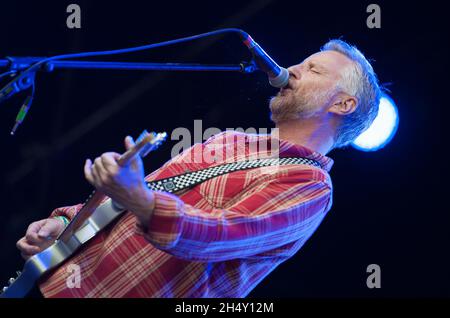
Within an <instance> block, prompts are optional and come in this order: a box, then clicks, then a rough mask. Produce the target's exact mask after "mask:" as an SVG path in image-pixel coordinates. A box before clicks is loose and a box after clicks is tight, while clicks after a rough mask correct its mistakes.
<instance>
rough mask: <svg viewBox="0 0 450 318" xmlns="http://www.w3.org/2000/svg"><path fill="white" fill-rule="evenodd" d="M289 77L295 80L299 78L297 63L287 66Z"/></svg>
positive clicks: (299, 72)
mask: <svg viewBox="0 0 450 318" xmlns="http://www.w3.org/2000/svg"><path fill="white" fill-rule="evenodd" d="M287 70H288V72H289V77H293V78H294V79H296V80H299V79H300V78H301V71H300V67H299V66H298V65H294V66H290V67H288V69H287Z"/></svg>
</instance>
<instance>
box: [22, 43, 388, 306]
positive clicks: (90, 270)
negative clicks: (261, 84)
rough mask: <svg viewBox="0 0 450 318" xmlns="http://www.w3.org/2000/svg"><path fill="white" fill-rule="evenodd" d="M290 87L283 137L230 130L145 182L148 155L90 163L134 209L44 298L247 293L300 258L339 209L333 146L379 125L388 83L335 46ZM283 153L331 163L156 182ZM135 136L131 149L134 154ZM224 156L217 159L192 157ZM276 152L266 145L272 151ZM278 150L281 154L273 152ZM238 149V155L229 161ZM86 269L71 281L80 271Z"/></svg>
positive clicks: (27, 246)
mask: <svg viewBox="0 0 450 318" xmlns="http://www.w3.org/2000/svg"><path fill="white" fill-rule="evenodd" d="M288 70H289V74H290V78H289V85H288V86H287V87H285V88H282V89H281V90H280V91H279V93H278V94H277V95H276V96H275V97H273V98H272V99H271V100H270V110H271V119H272V121H273V122H274V123H275V125H276V128H278V129H279V130H278V132H279V135H278V136H274V135H273V134H272V135H257V134H245V133H237V132H230V131H228V132H223V133H220V134H217V135H215V136H213V137H211V138H209V139H208V140H207V141H206V142H204V143H203V144H195V145H194V146H192V147H191V148H189V149H187V150H185V151H184V152H182V153H181V154H179V155H178V156H176V157H174V158H173V159H172V160H170V161H168V162H167V163H166V164H164V165H163V166H162V167H161V168H160V169H158V170H156V171H154V172H153V173H152V174H150V175H148V176H147V177H145V178H144V176H145V175H144V169H143V164H142V161H141V159H140V158H137V159H135V160H134V161H133V162H132V163H131V164H129V165H128V166H125V167H120V166H119V165H118V164H117V159H118V157H119V156H120V155H119V154H117V153H112V152H108V153H104V154H103V155H101V156H100V157H98V158H96V159H95V160H94V161H91V160H89V159H88V160H86V163H85V166H84V173H85V176H86V179H87V180H88V181H89V183H91V184H92V185H93V186H94V187H95V188H96V189H97V190H98V191H101V192H103V193H104V194H106V195H107V196H108V197H110V198H111V199H112V200H114V201H115V202H117V203H118V204H120V205H121V206H123V207H125V208H126V210H127V212H126V213H125V214H124V215H123V216H122V217H121V218H120V219H119V220H118V221H115V222H113V223H112V224H110V226H109V227H108V228H106V229H105V230H103V231H102V232H100V234H99V235H97V236H95V237H94V238H93V239H92V240H91V241H89V242H88V243H87V244H85V245H84V246H83V247H82V248H81V249H80V250H79V251H78V252H77V253H76V254H75V255H74V256H72V257H71V258H70V259H68V260H67V261H66V262H65V263H63V265H62V266H60V267H59V268H57V269H56V270H54V271H52V272H51V273H49V274H48V275H45V277H43V278H42V279H41V280H40V281H39V290H40V292H41V293H42V295H43V296H44V297H245V296H246V295H248V294H249V292H250V291H251V290H252V289H253V288H254V287H255V286H256V285H257V284H258V283H259V282H260V281H261V280H262V279H264V278H265V277H266V276H267V275H268V274H269V273H270V272H271V271H272V270H274V269H275V268H276V267H277V266H278V265H279V264H281V263H282V262H284V261H286V260H287V259H289V258H290V257H291V256H293V255H294V254H295V253H296V252H297V251H298V250H299V249H300V248H301V247H302V246H303V245H304V244H305V242H306V241H307V240H308V238H309V237H310V236H311V235H312V234H313V233H314V231H315V230H316V229H317V227H318V226H319V224H320V223H321V221H322V220H323V218H324V217H325V215H326V214H327V212H328V211H329V210H330V208H331V205H332V183H331V179H330V176H329V174H328V172H329V170H330V168H331V166H332V165H333V160H332V159H330V158H329V157H327V156H326V154H327V153H328V152H330V151H331V150H332V149H335V148H340V147H344V146H346V145H348V144H349V143H351V142H352V141H353V140H354V139H355V138H356V137H357V136H358V135H360V134H361V133H362V132H363V131H364V130H365V129H367V128H368V127H369V126H370V124H371V123H372V122H373V120H374V119H375V117H376V115H377V112H378V103H379V99H380V95H381V91H380V87H379V84H378V80H377V77H376V75H375V73H374V71H373V69H372V67H371V65H370V63H369V62H368V61H367V60H366V58H365V57H364V56H363V55H362V54H361V52H360V51H359V50H358V49H356V48H355V47H353V46H350V45H348V44H347V43H345V42H343V41H341V40H332V41H330V42H328V43H326V44H325V45H324V47H323V48H322V50H321V51H320V52H318V53H316V54H313V55H311V56H309V57H308V58H307V59H305V60H304V61H303V62H302V63H300V64H297V65H294V66H291V67H289V68H288ZM274 141H275V142H276V143H277V144H278V147H279V153H278V155H279V157H303V158H308V159H312V160H314V161H316V162H318V163H319V165H320V167H317V166H312V165H307V164H289V165H280V166H277V167H273V166H272V167H259V168H253V169H247V170H241V171H235V172H231V173H228V174H225V175H222V176H219V177H215V178H212V179H210V180H208V181H205V182H203V183H201V184H199V185H196V186H194V187H192V188H190V189H188V190H186V191H184V192H181V193H175V194H170V193H167V192H163V191H152V190H150V189H149V188H148V187H147V185H146V183H145V181H152V180H157V179H161V178H166V177H170V176H174V175H178V174H182V173H185V172H186V171H196V170H200V169H204V168H207V167H211V166H215V165H220V164H224V163H228V162H235V161H240V160H243V159H248V158H249V157H252V156H255V155H256V156H260V157H263V156H264V155H265V154H266V153H267V152H269V151H270V149H268V148H265V149H262V148H259V147H251V146H252V145H254V144H255V143H260V142H263V143H264V142H266V143H267V144H273V142H274ZM133 144H134V142H133V140H132V139H131V138H130V137H127V138H126V139H125V147H126V149H130V148H131V147H133ZM211 148H214V149H215V158H216V160H215V161H208V162H206V161H195V160H192V158H194V157H195V156H196V154H198V153H204V152H205V151H209V149H211ZM263 148H264V147H263ZM269 148H270V147H269ZM230 149H232V150H233V149H234V150H239V151H234V152H233V156H232V157H230V156H226V155H224V153H226V152H227V151H228V150H230ZM80 208H81V204H79V205H75V206H71V207H63V208H58V209H56V210H55V211H53V213H52V214H51V216H50V218H48V219H44V220H41V221H37V222H34V223H32V224H31V225H30V226H29V227H28V230H27V232H26V235H25V237H23V238H22V239H20V240H19V241H18V242H17V247H18V248H19V249H20V251H21V253H22V256H23V257H24V258H25V259H26V258H28V257H30V256H32V255H34V254H36V253H38V252H40V251H42V250H43V249H45V248H46V247H48V246H49V244H51V243H52V240H47V239H46V238H48V237H49V236H50V237H53V238H56V237H57V236H58V234H59V233H61V231H62V230H63V229H64V225H65V224H67V222H68V221H70V220H71V219H72V218H73V216H74V215H75V214H76V213H77V212H78V211H79V209H80ZM73 264H75V265H77V266H78V267H79V269H80V273H79V274H80V284H79V286H75V287H73V286H71V285H70V284H69V285H68V284H67V279H68V276H69V275H71V272H70V271H68V266H70V265H73Z"/></svg>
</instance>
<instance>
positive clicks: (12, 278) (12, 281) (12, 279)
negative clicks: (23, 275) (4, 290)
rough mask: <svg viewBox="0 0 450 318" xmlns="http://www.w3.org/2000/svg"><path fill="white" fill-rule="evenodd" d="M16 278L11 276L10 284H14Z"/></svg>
mask: <svg viewBox="0 0 450 318" xmlns="http://www.w3.org/2000/svg"><path fill="white" fill-rule="evenodd" d="M15 280H16V279H15V278H14V277H11V278H10V279H9V280H8V284H10V285H11V284H12V283H14V281H15Z"/></svg>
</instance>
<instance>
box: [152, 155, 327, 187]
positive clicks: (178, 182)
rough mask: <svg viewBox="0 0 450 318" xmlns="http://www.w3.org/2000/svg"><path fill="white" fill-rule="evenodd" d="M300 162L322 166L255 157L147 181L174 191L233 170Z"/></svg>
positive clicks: (292, 160) (304, 160)
mask: <svg viewBox="0 0 450 318" xmlns="http://www.w3.org/2000/svg"><path fill="white" fill-rule="evenodd" d="M298 164H303V165H305V164H306V165H311V166H315V167H318V168H321V166H320V164H319V163H318V162H317V161H315V160H312V159H308V158H303V157H283V158H265V159H253V160H244V161H236V162H231V163H225V164H221V165H217V166H214V167H209V168H205V169H201V170H197V171H192V172H186V173H183V174H179V175H176V176H172V177H169V178H164V179H159V180H155V181H150V182H147V186H148V187H149V188H150V189H152V190H156V191H166V192H169V193H174V192H177V191H181V190H184V189H188V188H191V187H193V186H196V185H197V184H199V183H202V182H204V181H206V180H209V179H211V178H214V177H217V176H220V175H224V174H226V173H230V172H233V171H240V170H246V169H251V168H259V167H268V166H276V165H280V166H282V165H298Z"/></svg>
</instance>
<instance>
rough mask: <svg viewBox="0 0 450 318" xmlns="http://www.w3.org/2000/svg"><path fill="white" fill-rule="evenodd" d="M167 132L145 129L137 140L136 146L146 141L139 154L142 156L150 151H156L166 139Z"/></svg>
mask: <svg viewBox="0 0 450 318" xmlns="http://www.w3.org/2000/svg"><path fill="white" fill-rule="evenodd" d="M166 138H167V133H166V132H162V133H155V132H153V131H152V132H150V133H149V132H147V130H144V131H143V132H142V133H141V134H140V135H139V137H138V139H137V140H136V147H139V145H140V144H141V143H145V145H143V146H142V149H141V150H140V151H139V155H140V156H141V157H145V156H146V155H147V154H148V153H149V152H150V151H154V150H156V149H158V147H159V146H160V145H161V144H162V143H163V142H164V141H165V140H166Z"/></svg>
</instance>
